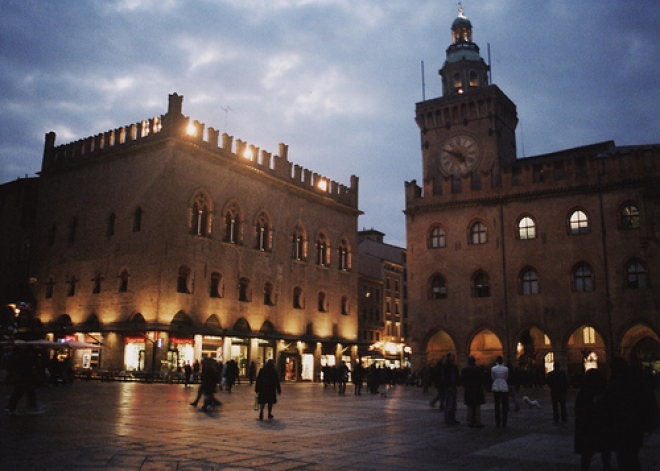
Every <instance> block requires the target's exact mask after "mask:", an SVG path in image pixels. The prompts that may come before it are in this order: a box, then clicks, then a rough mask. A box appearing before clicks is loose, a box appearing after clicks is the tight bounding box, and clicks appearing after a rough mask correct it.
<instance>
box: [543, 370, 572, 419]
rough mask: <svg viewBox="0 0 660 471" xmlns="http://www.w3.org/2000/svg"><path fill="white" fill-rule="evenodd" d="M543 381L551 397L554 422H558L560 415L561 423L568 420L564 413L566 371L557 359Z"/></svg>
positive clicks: (566, 388)
mask: <svg viewBox="0 0 660 471" xmlns="http://www.w3.org/2000/svg"><path fill="white" fill-rule="evenodd" d="M545 383H546V384H547V385H548V387H549V388H550V398H551V399H552V416H553V419H554V421H555V424H558V423H559V419H560V417H561V421H562V423H566V421H567V420H568V417H567V413H566V393H567V392H568V378H567V377H566V373H564V372H563V371H562V370H561V365H560V364H559V362H558V361H556V362H555V364H554V369H553V370H552V371H551V372H550V373H548V375H547V376H546V379H545Z"/></svg>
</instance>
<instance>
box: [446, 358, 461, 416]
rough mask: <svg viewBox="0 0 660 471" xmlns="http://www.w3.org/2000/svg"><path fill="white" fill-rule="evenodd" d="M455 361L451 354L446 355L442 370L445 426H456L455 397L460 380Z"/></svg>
mask: <svg viewBox="0 0 660 471" xmlns="http://www.w3.org/2000/svg"><path fill="white" fill-rule="evenodd" d="M455 361H456V356H455V355H454V354H453V353H451V352H450V353H447V356H446V358H445V364H444V368H443V370H442V384H443V385H444V387H445V424H447V425H456V424H458V420H456V395H457V393H458V383H459V382H460V379H461V378H460V373H459V371H458V366H456V363H455Z"/></svg>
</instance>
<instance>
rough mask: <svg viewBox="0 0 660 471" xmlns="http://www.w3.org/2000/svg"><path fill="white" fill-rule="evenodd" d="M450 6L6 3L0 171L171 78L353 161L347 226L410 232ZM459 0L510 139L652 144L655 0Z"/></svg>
mask: <svg viewBox="0 0 660 471" xmlns="http://www.w3.org/2000/svg"><path fill="white" fill-rule="evenodd" d="M455 3H456V2H429V1H422V0H412V1H410V0H406V1H404V0H393V1H388V2H382V1H380V0H364V1H360V2H351V1H350V0H318V1H314V0H224V1H220V0H198V1H192V0H159V1H156V0H116V1H101V0H96V1H89V2H57V4H48V3H46V4H44V3H43V2H41V1H36V0H22V1H18V0H6V1H4V2H3V7H2V8H3V14H2V15H1V16H0V87H2V90H3V93H2V94H0V106H1V109H2V118H1V119H2V121H1V123H0V158H1V162H2V164H1V165H0V181H2V182H4V181H9V180H12V179H15V178H17V177H22V176H24V175H25V174H29V175H33V174H35V173H36V172H37V171H38V170H39V166H40V164H41V154H42V151H43V139H44V134H45V133H46V132H48V131H51V130H52V131H55V132H56V133H57V135H58V141H57V142H58V143H60V144H61V143H65V142H68V141H71V140H77V139H80V138H84V137H87V136H90V135H93V134H97V133H100V132H104V131H106V130H108V129H111V128H114V127H117V126H120V125H125V124H129V123H133V122H137V121H139V120H142V119H146V118H149V117H151V116H155V115H160V114H162V113H164V112H165V111H166V107H167V95H168V94H169V93H172V92H178V93H179V94H182V95H184V96H185V100H184V113H185V114H186V115H189V116H190V117H191V118H192V119H198V120H199V121H202V122H204V123H206V124H207V126H213V127H215V128H216V129H220V130H221V131H225V130H228V132H229V133H230V134H232V135H235V136H236V137H237V138H239V139H242V140H246V141H248V142H250V143H252V144H254V145H256V146H258V147H261V148H262V149H265V150H267V151H269V152H273V153H276V152H277V150H278V143H279V142H285V143H287V144H289V146H290V158H291V160H293V161H294V162H295V163H297V164H300V165H303V166H304V167H307V168H309V169H311V170H313V171H315V172H318V173H320V174H323V175H325V176H327V177H329V178H331V179H333V180H337V181H339V182H340V183H344V184H348V183H349V181H350V175H352V174H355V175H357V176H359V177H360V207H361V209H362V210H363V211H364V212H365V214H364V216H362V217H361V218H360V221H359V227H360V228H362V227H367V228H370V227H374V228H376V229H379V230H381V231H382V232H385V233H386V234H387V237H386V241H388V242H390V243H394V244H398V245H405V220H404V218H403V216H402V214H401V211H402V210H403V208H404V205H405V201H404V181H410V180H413V179H417V180H420V179H421V154H420V151H419V132H418V129H417V127H416V125H415V123H414V120H413V118H414V109H415V103H416V102H418V101H421V99H422V79H421V61H424V68H425V82H426V89H425V93H426V98H427V99H429V98H434V97H436V96H439V95H440V93H441V86H440V80H439V76H438V74H437V71H438V69H439V68H440V67H442V64H443V62H444V58H445V49H446V48H447V46H448V45H449V43H450V38H451V36H450V26H451V23H452V21H453V19H454V18H455V17H456V14H457V10H456V8H457V7H456V4H455ZM463 6H464V7H465V14H466V15H467V16H468V17H469V18H470V20H471V21H472V24H473V28H474V39H475V41H476V42H477V44H479V46H480V47H481V52H482V57H484V58H485V59H487V51H488V44H490V46H491V59H492V65H493V81H494V83H496V84H497V85H498V86H499V87H500V88H501V89H502V90H503V91H504V92H505V93H506V94H507V95H508V96H509V97H510V98H511V99H512V100H513V101H514V102H515V103H516V104H517V106H518V114H519V118H520V123H521V124H520V126H519V133H518V134H519V136H518V139H519V145H518V148H519V151H520V152H521V153H522V152H523V150H524V153H525V155H527V156H530V155H536V154H540V153H546V152H553V151H556V150H561V149H565V148H569V147H573V146H580V145H586V144H591V143H594V142H599V141H603V140H610V139H612V140H615V142H616V143H617V144H619V145H634V144H647V143H655V142H658V141H660V139H659V138H658V137H659V136H658V131H657V130H658V129H659V128H660V117H659V116H660V114H658V113H657V109H656V108H657V103H659V102H660V91H659V89H660V87H659V86H658V81H657V80H656V79H655V77H657V76H658V74H659V73H660V70H659V69H660V63H658V61H657V60H656V58H657V57H659V56H660V50H659V49H660V32H658V28H657V25H658V24H660V11H659V10H660V9H658V8H657V5H656V1H655V0H640V1H638V2H635V3H634V4H632V5H628V4H627V2H621V1H619V0H601V1H599V2H589V1H584V0H578V1H575V0H572V1H569V0H553V1H552V2H528V1H524V0H484V1H479V2H476V1H472V0H466V1H463ZM227 107H229V108H231V110H229V108H227ZM225 109H226V110H227V111H225Z"/></svg>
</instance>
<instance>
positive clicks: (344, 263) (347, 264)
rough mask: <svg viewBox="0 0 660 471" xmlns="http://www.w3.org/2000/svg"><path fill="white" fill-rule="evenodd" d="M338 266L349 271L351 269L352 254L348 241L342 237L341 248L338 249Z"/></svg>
mask: <svg viewBox="0 0 660 471" xmlns="http://www.w3.org/2000/svg"><path fill="white" fill-rule="evenodd" d="M337 259H338V260H337V268H338V269H339V270H341V271H348V270H350V269H351V256H350V251H349V250H348V241H347V240H346V239H341V240H340V241H339V248H338V249H337Z"/></svg>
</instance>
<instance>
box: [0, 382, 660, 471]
mask: <svg viewBox="0 0 660 471" xmlns="http://www.w3.org/2000/svg"><path fill="white" fill-rule="evenodd" d="M282 389H283V391H282V395H281V396H280V400H279V403H278V404H277V405H276V406H275V409H274V411H273V413H274V415H275V418H274V419H273V420H264V421H259V420H258V414H257V412H256V411H254V408H253V406H254V393H253V389H252V387H250V386H249V385H247V384H241V385H239V386H236V387H235V388H234V392H233V393H231V394H229V393H227V392H219V393H218V394H217V397H218V398H219V399H220V400H221V401H222V402H223V405H222V406H221V407H219V408H217V409H216V410H215V411H214V412H211V413H204V412H199V411H198V410H197V409H195V408H194V407H192V406H190V405H189V403H190V402H191V401H192V399H193V398H194V396H195V394H196V392H197V387H191V388H185V387H184V386H183V385H179V384H147V383H123V382H99V381H77V382H76V383H74V384H73V385H71V386H60V387H58V388H48V389H40V390H38V397H39V401H40V403H41V404H42V405H43V406H44V407H45V411H44V413H42V414H40V415H27V414H25V415H23V414H20V415H17V416H7V415H5V414H3V415H2V418H0V431H1V433H2V437H1V439H0V469H2V470H49V471H51V470H52V471H55V470H77V471H87V470H115V471H120V470H121V471H124V470H125V471H134V470H139V471H152V470H159V471H160V470H170V471H193V470H195V471H196V470H200V471H201V470H204V471H212V470H213V471H215V470H224V471H230V470H231V471H236V470H269V471H278V470H305V471H316V470H332V471H336V470H338V469H340V470H389V469H396V470H446V471H458V470H464V471H467V470H469V471H473V470H511V471H513V470H515V471H526V470H534V471H550V470H567V471H573V470H574V471H578V470H579V469H580V467H579V457H578V456H577V455H575V454H573V452H572V450H573V426H572V421H570V420H569V423H568V424H565V425H560V426H556V425H554V424H553V421H552V410H551V407H550V405H549V397H548V396H549V394H548V392H547V390H545V389H531V390H524V391H522V394H521V397H522V395H528V396H530V397H532V398H535V399H538V400H539V402H540V403H541V405H542V409H540V410H539V409H530V408H526V407H522V408H521V409H520V411H518V412H511V415H510V419H509V427H508V428H507V429H496V428H495V426H494V423H495V422H494V414H493V403H492V397H488V403H487V404H486V405H485V406H483V407H482V420H483V422H484V423H485V424H486V427H485V428H483V429H473V428H469V427H467V426H466V425H465V407H464V406H463V405H462V404H459V410H458V413H457V418H458V419H459V420H460V421H461V424H459V425H455V426H448V425H445V424H444V423H443V420H442V413H441V412H440V411H439V410H438V409H437V408H436V409H432V408H431V407H430V406H429V399H430V398H431V393H428V394H424V393H423V392H422V390H421V389H420V388H416V387H410V386H396V387H394V388H392V389H390V391H389V392H388V397H387V398H381V397H379V396H377V395H370V394H366V393H363V395H361V396H355V395H353V388H352V385H351V386H349V388H348V393H347V395H346V396H339V395H338V394H337V391H336V390H333V389H332V388H328V389H324V388H323V385H322V384H318V383H315V384H312V383H296V384H291V383H285V384H283V388H282ZM0 391H2V392H3V393H4V395H5V396H6V395H7V394H8V393H9V388H8V387H7V386H1V385H0ZM461 395H462V391H460V392H459V399H461ZM574 395H575V393H574V392H573V394H572V395H571V396H570V404H569V408H572V399H573V397H574ZM24 401H25V400H24V399H23V401H22V402H21V404H20V405H19V409H20V407H21V406H22V405H23V404H24ZM459 402H460V401H459ZM569 410H570V409H569ZM642 458H643V463H644V467H645V468H644V469H645V471H651V470H652V471H660V439H659V435H653V436H651V437H649V438H647V440H646V443H645V447H644V449H643V450H642ZM592 469H595V470H598V469H602V467H601V465H600V460H599V459H597V458H594V460H593V464H592Z"/></svg>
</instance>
